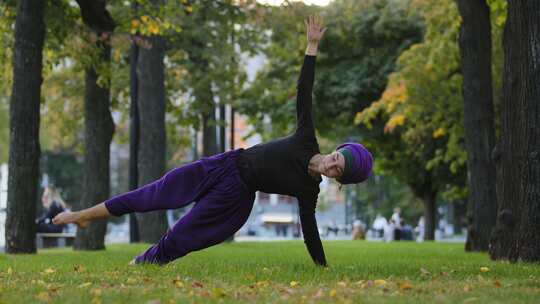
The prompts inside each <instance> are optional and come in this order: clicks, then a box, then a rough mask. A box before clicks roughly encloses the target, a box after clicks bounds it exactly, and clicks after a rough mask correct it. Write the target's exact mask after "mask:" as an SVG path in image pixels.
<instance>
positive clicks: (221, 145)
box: [219, 102, 227, 152]
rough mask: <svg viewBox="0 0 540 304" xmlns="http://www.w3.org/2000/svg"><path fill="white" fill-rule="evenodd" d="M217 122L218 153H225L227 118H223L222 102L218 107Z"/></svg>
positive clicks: (223, 107)
mask: <svg viewBox="0 0 540 304" xmlns="http://www.w3.org/2000/svg"><path fill="white" fill-rule="evenodd" d="M219 120H220V123H219V152H225V149H226V146H227V144H226V142H225V137H226V133H225V130H226V126H227V118H226V117H225V105H224V104H223V102H221V104H220V105H219Z"/></svg>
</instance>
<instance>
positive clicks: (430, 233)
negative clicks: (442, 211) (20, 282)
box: [421, 192, 437, 241]
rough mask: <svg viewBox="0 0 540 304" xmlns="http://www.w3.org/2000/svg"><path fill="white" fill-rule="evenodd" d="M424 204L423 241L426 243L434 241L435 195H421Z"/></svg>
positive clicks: (435, 220)
mask: <svg viewBox="0 0 540 304" xmlns="http://www.w3.org/2000/svg"><path fill="white" fill-rule="evenodd" d="M421 198H422V203H423V204H424V234H425V235H424V239H425V240H426V241H433V240H435V229H436V228H437V216H436V210H437V208H436V204H435V203H436V199H437V193H436V192H433V193H426V194H424V195H422V197H421Z"/></svg>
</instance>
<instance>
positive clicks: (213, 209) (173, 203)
mask: <svg viewBox="0 0 540 304" xmlns="http://www.w3.org/2000/svg"><path fill="white" fill-rule="evenodd" d="M306 28H307V38H308V46H307V49H306V56H305V58H304V64H303V66H302V71H301V74H300V78H299V80H298V94H297V103H296V107H297V128H296V131H295V132H294V134H292V135H290V136H288V137H285V138H281V139H278V140H275V141H272V142H269V143H266V144H260V145H256V146H254V147H251V148H248V149H246V150H243V149H238V150H234V151H229V152H225V153H222V154H219V155H215V156H212V157H208V158H203V159H201V160H199V161H196V162H193V163H190V164H187V165H185V166H182V167H180V168H176V169H173V170H172V171H170V172H168V173H167V174H165V175H164V176H163V177H162V178H161V179H159V180H157V181H155V182H153V183H151V184H148V185H146V186H144V187H142V188H139V189H136V190H134V191H131V192H128V193H125V194H121V195H119V196H116V197H113V198H111V199H109V200H107V201H105V202H104V203H101V204H99V205H96V206H94V207H92V208H89V209H86V210H82V211H79V212H69V213H63V214H60V215H58V216H57V217H56V218H55V219H54V222H55V223H58V224H65V223H76V224H77V225H79V226H81V227H84V226H86V225H87V224H88V222H89V221H90V220H93V219H97V218H104V217H108V216H109V215H111V214H112V215H115V216H121V215H123V214H126V213H131V212H147V211H153V210H161V209H176V208H180V207H183V206H185V205H187V204H189V203H191V202H193V201H195V202H196V204H195V206H194V207H193V208H192V209H191V210H190V211H189V213H187V214H186V215H185V216H184V217H182V218H181V219H180V220H178V222H176V223H175V224H174V226H173V227H171V228H170V229H169V230H168V231H167V232H166V233H165V235H163V237H162V238H161V239H160V241H159V242H158V243H157V244H155V245H153V246H151V247H150V248H149V249H148V250H146V251H145V252H144V253H142V254H141V255H139V256H137V257H136V258H135V259H134V260H133V261H132V262H134V263H157V264H164V263H168V262H170V261H172V260H174V259H177V258H179V257H182V256H184V255H186V254H188V253H189V252H192V251H195V250H200V249H203V248H207V247H210V246H212V245H215V244H218V243H221V242H223V241H224V240H226V239H227V238H229V237H230V236H231V235H233V234H234V233H235V232H236V231H238V229H240V228H241V227H242V225H243V224H244V223H245V222H246V220H247V218H248V216H249V214H250V212H251V208H252V206H253V201H254V198H255V192H256V191H258V190H260V191H263V192H267V193H278V194H285V195H290V196H295V197H296V198H297V199H298V203H299V207H300V220H301V225H302V232H303V234H304V240H305V243H306V245H307V249H308V251H309V253H310V255H311V257H312V259H313V260H314V262H315V263H316V264H317V265H322V266H326V258H325V255H324V251H323V247H322V243H321V240H320V238H319V233H318V229H317V222H316V220H315V205H316V202H317V196H318V193H319V183H320V182H321V180H322V179H321V176H320V175H321V174H322V175H325V176H327V177H330V178H336V179H337V180H338V181H339V182H340V183H342V184H349V183H358V182H362V181H364V180H365V179H367V177H368V176H369V174H370V172H371V166H372V158H371V155H370V153H369V152H368V151H367V150H366V149H365V148H364V147H363V146H361V145H360V144H354V143H346V144H343V145H341V146H339V147H338V148H337V151H335V152H333V153H331V154H328V155H323V154H321V153H320V151H319V145H318V143H317V138H316V137H315V130H314V127H313V120H312V115H311V104H312V100H311V99H312V97H311V91H312V88H313V79H314V74H315V56H316V55H317V48H318V45H319V41H320V40H321V38H322V36H323V35H324V32H325V30H326V28H323V26H322V21H321V20H320V19H317V18H314V17H310V18H309V19H308V20H307V21H306Z"/></svg>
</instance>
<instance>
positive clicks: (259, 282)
mask: <svg viewBox="0 0 540 304" xmlns="http://www.w3.org/2000/svg"><path fill="white" fill-rule="evenodd" d="M291 283H292V282H291ZM255 284H256V285H257V286H258V287H262V286H267V285H268V281H258V282H257V283H255Z"/></svg>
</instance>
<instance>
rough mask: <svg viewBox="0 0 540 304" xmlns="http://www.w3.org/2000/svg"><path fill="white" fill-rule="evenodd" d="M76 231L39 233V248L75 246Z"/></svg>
mask: <svg viewBox="0 0 540 304" xmlns="http://www.w3.org/2000/svg"><path fill="white" fill-rule="evenodd" d="M73 240H75V233H65V232H62V233H37V234H36V246H37V248H51V247H66V246H73Z"/></svg>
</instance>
